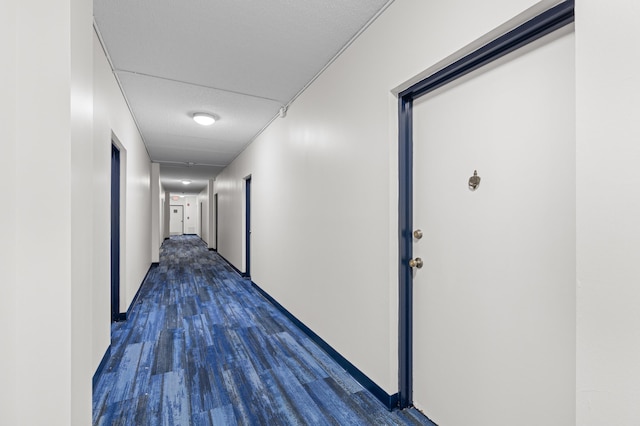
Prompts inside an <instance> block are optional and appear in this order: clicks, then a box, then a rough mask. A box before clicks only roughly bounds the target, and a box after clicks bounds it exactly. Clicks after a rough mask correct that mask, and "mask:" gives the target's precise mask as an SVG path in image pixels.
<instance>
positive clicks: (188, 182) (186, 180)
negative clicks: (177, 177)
mask: <svg viewBox="0 0 640 426" xmlns="http://www.w3.org/2000/svg"><path fill="white" fill-rule="evenodd" d="M190 183H191V181H190V180H188V179H185V180H183V181H182V184H183V185H189V184H190Z"/></svg>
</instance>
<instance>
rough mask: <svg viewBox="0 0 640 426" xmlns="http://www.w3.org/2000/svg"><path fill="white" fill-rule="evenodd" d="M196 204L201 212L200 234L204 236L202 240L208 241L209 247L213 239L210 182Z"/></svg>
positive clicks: (199, 217) (199, 219) (201, 236)
mask: <svg viewBox="0 0 640 426" xmlns="http://www.w3.org/2000/svg"><path fill="white" fill-rule="evenodd" d="M196 204H197V206H198V207H197V208H198V213H199V216H198V221H199V222H198V223H200V224H201V226H200V229H199V231H200V232H198V236H199V237H200V238H202V241H204V242H205V243H207V247H209V241H210V240H211V238H210V237H211V230H210V229H209V228H210V227H209V212H210V209H209V184H207V187H206V188H205V189H203V190H202V192H201V193H200V194H198V198H197V200H196ZM200 213H201V215H200Z"/></svg>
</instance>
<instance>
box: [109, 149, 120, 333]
mask: <svg viewBox="0 0 640 426" xmlns="http://www.w3.org/2000/svg"><path fill="white" fill-rule="evenodd" d="M120 319H121V315H120V151H119V150H118V148H116V146H115V145H111V321H112V322H114V321H119V320H120Z"/></svg>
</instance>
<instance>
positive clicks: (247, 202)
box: [244, 176, 251, 278]
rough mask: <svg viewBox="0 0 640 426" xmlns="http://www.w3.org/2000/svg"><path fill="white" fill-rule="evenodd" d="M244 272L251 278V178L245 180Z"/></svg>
mask: <svg viewBox="0 0 640 426" xmlns="http://www.w3.org/2000/svg"><path fill="white" fill-rule="evenodd" d="M245 260H246V262H245V265H246V267H245V271H244V276H245V277H247V278H251V176H249V177H248V178H246V179H245Z"/></svg>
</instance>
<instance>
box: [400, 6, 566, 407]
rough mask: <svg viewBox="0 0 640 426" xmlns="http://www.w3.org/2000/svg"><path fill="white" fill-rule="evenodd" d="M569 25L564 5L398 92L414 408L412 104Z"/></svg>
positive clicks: (403, 363) (405, 311) (403, 314)
mask: <svg viewBox="0 0 640 426" xmlns="http://www.w3.org/2000/svg"><path fill="white" fill-rule="evenodd" d="M573 21H574V0H568V1H564V2H562V3H560V4H558V5H557V6H555V7H553V8H551V9H549V10H547V11H546V12H544V13H542V14H540V15H538V16H536V17H535V18H533V19H531V20H530V21H527V22H525V23H524V24H522V25H520V26H519V27H517V28H515V29H513V30H511V31H509V32H508V33H506V34H504V35H503V36H501V37H498V38H497V39H495V40H494V41H492V42H490V43H488V44H486V45H484V46H483V47H481V48H479V49H478V50H475V51H474V52H472V53H470V54H468V55H467V56H465V57H463V58H461V59H459V60H457V61H456V62H454V63H452V64H451V65H449V66H447V67H445V68H443V69H442V70H440V71H438V72H436V73H434V74H432V75H431V76H429V77H427V78H425V79H424V80H422V81H420V82H418V83H416V84H414V85H413V86H411V87H409V88H408V89H406V90H404V91H402V92H401V93H399V94H398V120H399V123H398V129H399V130H398V148H399V151H398V171H399V176H398V177H399V194H398V195H399V197H398V199H399V211H398V237H399V253H398V255H399V286H400V288H399V303H400V306H399V339H398V344H399V353H398V355H399V381H398V383H399V388H400V389H399V399H398V404H399V406H400V408H406V407H409V406H411V405H413V275H412V270H411V268H410V267H409V260H410V259H411V258H412V256H413V238H412V231H413V101H414V100H415V99H417V98H419V97H421V96H423V95H425V94H427V93H429V92H431V91H433V90H435V89H437V88H439V87H442V86H444V85H446V84H448V83H451V82H452V81H454V80H456V79H458V78H460V77H462V76H464V75H466V74H468V73H470V72H472V71H474V70H476V69H478V68H480V67H482V66H484V65H487V64H489V63H491V62H493V61H495V60H496V59H499V58H501V57H503V56H505V55H507V54H508V53H511V52H513V51H514V50H517V49H519V48H521V47H523V46H525V45H527V44H529V43H531V42H533V41H535V40H538V39H539V38H541V37H543V36H545V35H547V34H549V33H551V32H553V31H555V30H557V29H559V28H562V27H564V26H565V25H568V24H570V23H572V22H573Z"/></svg>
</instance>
